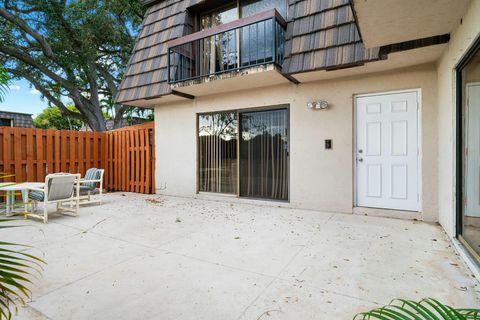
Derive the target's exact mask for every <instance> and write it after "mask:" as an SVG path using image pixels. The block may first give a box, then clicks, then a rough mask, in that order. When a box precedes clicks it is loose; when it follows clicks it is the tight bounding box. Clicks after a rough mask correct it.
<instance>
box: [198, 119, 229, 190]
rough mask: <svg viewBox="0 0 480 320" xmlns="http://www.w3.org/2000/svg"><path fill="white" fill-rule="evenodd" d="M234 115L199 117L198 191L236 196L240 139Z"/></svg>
mask: <svg viewBox="0 0 480 320" xmlns="http://www.w3.org/2000/svg"><path fill="white" fill-rule="evenodd" d="M237 128H238V121H237V114H236V113H235V112H224V113H216V114H206V115H199V116H198V155H199V156H198V179H199V188H198V189H199V191H202V192H218V193H230V194H236V193H237V136H238V130H237Z"/></svg>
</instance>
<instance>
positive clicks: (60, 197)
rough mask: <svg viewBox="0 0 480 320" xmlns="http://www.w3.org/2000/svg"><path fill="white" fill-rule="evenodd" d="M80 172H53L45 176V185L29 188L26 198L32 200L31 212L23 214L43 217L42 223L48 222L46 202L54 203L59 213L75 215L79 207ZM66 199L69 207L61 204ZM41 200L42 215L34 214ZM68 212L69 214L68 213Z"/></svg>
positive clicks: (38, 217)
mask: <svg viewBox="0 0 480 320" xmlns="http://www.w3.org/2000/svg"><path fill="white" fill-rule="evenodd" d="M79 180H80V174H70V173H54V174H49V175H47V176H46V177H45V187H44V188H43V189H40V188H30V189H29V192H28V198H29V199H30V200H32V202H33V205H32V210H31V213H28V214H26V215H25V219H26V218H27V217H32V218H37V219H43V222H44V223H47V222H48V204H50V203H56V204H57V212H58V213H60V214H65V215H70V216H77V215H78V207H79V199H78V196H77V195H78V194H79V188H80V186H79V183H78V181H79ZM66 201H68V202H70V207H64V206H62V204H63V203H65V202H66ZM39 202H43V215H39V214H35V213H34V212H35V210H36V209H37V205H38V203H39ZM67 212H70V213H71V214H68V213H67Z"/></svg>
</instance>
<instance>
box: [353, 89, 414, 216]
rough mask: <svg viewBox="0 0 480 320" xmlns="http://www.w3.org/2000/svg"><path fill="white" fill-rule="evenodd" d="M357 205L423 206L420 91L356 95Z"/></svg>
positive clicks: (400, 208)
mask: <svg viewBox="0 0 480 320" xmlns="http://www.w3.org/2000/svg"><path fill="white" fill-rule="evenodd" d="M356 114H357V123H356V125H357V131H356V135H357V136H356V140H357V145H356V172H357V205H358V206H365V207H374V208H386V209H397V210H409V211H418V210H419V194H418V192H419V187H418V184H419V180H418V174H419V168H418V119H417V118H418V112H417V93H416V92H407V93H394V94H385V95H374V96H367V97H358V98H357V99H356Z"/></svg>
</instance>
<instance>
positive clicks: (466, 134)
mask: <svg viewBox="0 0 480 320" xmlns="http://www.w3.org/2000/svg"><path fill="white" fill-rule="evenodd" d="M461 76H462V82H463V83H462V101H463V118H464V124H463V148H464V151H463V218H462V221H463V230H462V237H463V239H464V240H465V241H466V242H467V243H468V245H469V246H470V248H471V249H472V251H473V252H475V253H476V255H477V256H480V53H477V54H476V55H475V56H474V57H473V58H472V60H470V62H469V63H468V64H467V65H466V66H465V67H464V68H463V70H462V75H461Z"/></svg>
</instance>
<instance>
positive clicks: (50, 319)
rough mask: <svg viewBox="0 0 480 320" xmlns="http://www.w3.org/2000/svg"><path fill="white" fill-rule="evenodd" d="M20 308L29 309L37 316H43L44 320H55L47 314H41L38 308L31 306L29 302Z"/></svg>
mask: <svg viewBox="0 0 480 320" xmlns="http://www.w3.org/2000/svg"><path fill="white" fill-rule="evenodd" d="M20 308H24V309H29V310H31V311H32V312H33V313H34V314H35V316H41V317H42V318H44V320H53V318H50V317H49V316H47V315H46V314H45V313H43V312H41V311H40V310H38V309H37V308H35V307H32V306H31V305H29V304H28V302H27V303H26V304H25V305H24V306H20ZM14 318H15V317H14Z"/></svg>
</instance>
